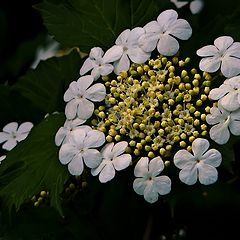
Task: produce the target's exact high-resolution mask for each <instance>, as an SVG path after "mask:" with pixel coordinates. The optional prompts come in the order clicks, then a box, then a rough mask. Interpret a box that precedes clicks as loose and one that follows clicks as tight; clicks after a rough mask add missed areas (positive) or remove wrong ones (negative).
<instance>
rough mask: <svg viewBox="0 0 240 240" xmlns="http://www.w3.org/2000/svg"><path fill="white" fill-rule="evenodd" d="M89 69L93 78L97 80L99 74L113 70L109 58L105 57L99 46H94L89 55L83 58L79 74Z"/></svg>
mask: <svg viewBox="0 0 240 240" xmlns="http://www.w3.org/2000/svg"><path fill="white" fill-rule="evenodd" d="M113 60H114V59H113ZM91 69H92V71H91V75H92V76H93V78H94V80H97V79H98V78H99V77H100V76H106V75H108V74H110V73H111V72H112V71H113V65H112V64H110V62H109V59H106V56H105V55H104V52H103V50H102V49H101V48H100V47H94V48H92V49H91V51H90V53H89V57H88V58H87V59H86V60H85V62H84V63H83V65H82V67H81V69H80V74H81V75H84V74H85V73H87V72H88V71H90V70H91Z"/></svg>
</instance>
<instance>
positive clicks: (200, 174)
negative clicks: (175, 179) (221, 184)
mask: <svg viewBox="0 0 240 240" xmlns="http://www.w3.org/2000/svg"><path fill="white" fill-rule="evenodd" d="M208 148H209V142H208V140H206V139H203V138H197V139H195V140H194V141H193V143H192V151H193V155H192V154H191V153H190V152H188V151H187V150H185V149H182V150H179V151H178V152H177V153H176V154H175V155H174V164H175V166H176V167H178V168H179V169H181V171H180V172H179V178H180V180H181V181H182V182H183V183H186V184H187V185H193V184H195V183H196V182H197V180H198V179H199V182H200V183H201V184H204V185H209V184H212V183H214V182H216V181H217V178H218V172H217V170H216V167H218V166H219V165H220V164H221V161H222V156H221V153H220V152H219V151H218V150H216V149H210V150H208ZM207 150H208V151H207Z"/></svg>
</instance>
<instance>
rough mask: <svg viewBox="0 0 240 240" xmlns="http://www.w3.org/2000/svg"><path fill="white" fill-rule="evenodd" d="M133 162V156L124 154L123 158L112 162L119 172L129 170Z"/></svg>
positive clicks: (119, 157) (117, 158) (120, 157)
mask: <svg viewBox="0 0 240 240" xmlns="http://www.w3.org/2000/svg"><path fill="white" fill-rule="evenodd" d="M131 162H132V156H131V155H130V154H123V155H121V156H118V157H115V158H114V159H113V161H112V163H113V166H114V168H115V169H116V170H117V171H120V170H123V169H125V168H127V167H128V166H129V165H130V163H131Z"/></svg>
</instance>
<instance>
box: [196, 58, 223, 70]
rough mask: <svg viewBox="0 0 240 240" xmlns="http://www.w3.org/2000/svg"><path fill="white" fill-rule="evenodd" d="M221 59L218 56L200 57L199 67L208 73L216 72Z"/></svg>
mask: <svg viewBox="0 0 240 240" xmlns="http://www.w3.org/2000/svg"><path fill="white" fill-rule="evenodd" d="M220 64H221V59H220V58H219V57H207V58H203V59H201V61H200V63H199V68H200V69H201V70H202V71H206V72H209V73H212V72H216V71H217V70H218V69H219V68H220Z"/></svg>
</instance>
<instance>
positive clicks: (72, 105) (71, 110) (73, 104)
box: [65, 99, 79, 119]
mask: <svg viewBox="0 0 240 240" xmlns="http://www.w3.org/2000/svg"><path fill="white" fill-rule="evenodd" d="M78 104H79V103H78V101H77V100H76V99H72V100H71V101H70V102H68V103H67V104H66V107H65V115H66V117H67V119H74V118H75V117H76V115H77V109H78Z"/></svg>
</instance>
